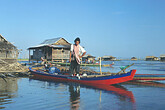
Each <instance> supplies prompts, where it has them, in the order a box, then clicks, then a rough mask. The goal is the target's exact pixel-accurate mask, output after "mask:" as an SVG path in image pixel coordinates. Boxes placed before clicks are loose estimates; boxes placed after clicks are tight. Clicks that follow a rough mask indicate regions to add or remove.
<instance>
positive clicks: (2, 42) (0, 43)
mask: <svg viewBox="0 0 165 110" xmlns="http://www.w3.org/2000/svg"><path fill="white" fill-rule="evenodd" d="M0 50H17V48H16V47H15V46H14V45H13V44H11V43H10V42H9V41H7V40H6V39H5V38H4V37H3V36H2V35H0Z"/></svg>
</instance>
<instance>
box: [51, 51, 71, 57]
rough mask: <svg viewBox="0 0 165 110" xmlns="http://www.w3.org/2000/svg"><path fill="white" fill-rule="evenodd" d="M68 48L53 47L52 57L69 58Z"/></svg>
mask: <svg viewBox="0 0 165 110" xmlns="http://www.w3.org/2000/svg"><path fill="white" fill-rule="evenodd" d="M69 55H70V50H69V49H53V50H52V59H53V60H69Z"/></svg>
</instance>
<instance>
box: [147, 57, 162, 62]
mask: <svg viewBox="0 0 165 110" xmlns="http://www.w3.org/2000/svg"><path fill="white" fill-rule="evenodd" d="M146 61H159V58H158V57H155V56H146Z"/></svg>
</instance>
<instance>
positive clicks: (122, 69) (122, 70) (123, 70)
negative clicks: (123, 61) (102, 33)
mask: <svg viewBox="0 0 165 110" xmlns="http://www.w3.org/2000/svg"><path fill="white" fill-rule="evenodd" d="M132 65H134V63H132V64H131V65H128V66H126V67H124V68H120V69H121V71H119V72H118V73H117V74H120V73H121V72H123V73H125V70H126V69H127V68H129V67H131V66H132Z"/></svg>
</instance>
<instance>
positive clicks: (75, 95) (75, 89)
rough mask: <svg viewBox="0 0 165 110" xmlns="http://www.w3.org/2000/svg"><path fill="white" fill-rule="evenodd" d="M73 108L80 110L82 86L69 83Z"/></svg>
mask: <svg viewBox="0 0 165 110" xmlns="http://www.w3.org/2000/svg"><path fill="white" fill-rule="evenodd" d="M69 92H70V103H71V109H74V110H78V108H79V106H80V105H79V103H80V101H79V100H80V86H77V85H75V86H73V85H72V84H70V85H69Z"/></svg>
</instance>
